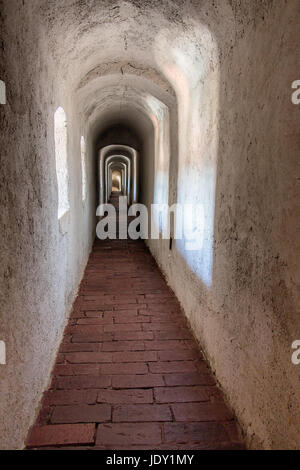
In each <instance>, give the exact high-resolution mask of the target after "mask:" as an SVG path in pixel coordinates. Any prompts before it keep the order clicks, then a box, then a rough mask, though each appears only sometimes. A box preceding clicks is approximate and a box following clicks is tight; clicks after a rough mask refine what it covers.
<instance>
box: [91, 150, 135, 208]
mask: <svg viewBox="0 0 300 470" xmlns="http://www.w3.org/2000/svg"><path fill="white" fill-rule="evenodd" d="M116 156H117V157H118V159H119V160H121V161H123V162H125V163H127V165H128V181H127V183H128V182H129V181H130V182H129V184H127V193H128V196H129V201H128V202H129V203H131V204H135V203H136V202H137V200H138V189H139V188H138V173H139V153H138V152H137V150H135V149H134V148H132V147H129V146H127V145H108V146H106V147H103V148H102V149H100V151H99V156H98V169H99V203H100V204H104V203H105V202H107V179H106V178H107V164H108V163H109V162H110V161H112V160H113V159H116ZM131 181H132V184H131Z"/></svg>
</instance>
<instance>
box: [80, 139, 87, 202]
mask: <svg viewBox="0 0 300 470" xmlns="http://www.w3.org/2000/svg"><path fill="white" fill-rule="evenodd" d="M80 149H81V188H82V200H83V201H85V199H86V147H85V140H84V137H83V136H82V137H81V141H80Z"/></svg>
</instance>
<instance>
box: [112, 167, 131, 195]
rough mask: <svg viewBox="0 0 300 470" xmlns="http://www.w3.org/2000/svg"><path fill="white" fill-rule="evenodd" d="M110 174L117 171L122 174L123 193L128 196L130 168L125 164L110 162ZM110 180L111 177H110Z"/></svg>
mask: <svg viewBox="0 0 300 470" xmlns="http://www.w3.org/2000/svg"><path fill="white" fill-rule="evenodd" d="M108 170H109V174H110V172H113V171H115V170H117V171H119V172H120V173H121V192H122V194H123V195H124V196H127V174H128V167H127V164H126V163H124V162H120V161H118V162H114V161H112V162H110V163H109V164H108ZM109 180H110V177H109Z"/></svg>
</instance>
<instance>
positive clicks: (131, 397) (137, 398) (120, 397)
mask: <svg viewBox="0 0 300 470" xmlns="http://www.w3.org/2000/svg"><path fill="white" fill-rule="evenodd" d="M97 401H98V402H99V403H111V404H123V403H134V404H136V403H153V393H152V390H143V389H131V390H107V389H103V390H99V391H98V398H97Z"/></svg>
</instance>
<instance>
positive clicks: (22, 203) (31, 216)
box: [0, 1, 94, 449]
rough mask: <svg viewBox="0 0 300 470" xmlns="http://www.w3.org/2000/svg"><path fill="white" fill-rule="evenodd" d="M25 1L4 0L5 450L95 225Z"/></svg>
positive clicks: (75, 143)
mask: <svg viewBox="0 0 300 470" xmlns="http://www.w3.org/2000/svg"><path fill="white" fill-rule="evenodd" d="M23 3H24V2H20V1H18V2H0V11H1V26H0V31H1V43H2V46H3V47H1V60H0V75H1V77H2V79H3V80H4V81H5V82H6V86H7V104H6V105H4V106H1V107H0V127H1V131H0V148H1V152H0V155H1V176H0V187H1V190H0V198H1V203H0V206H1V211H0V213H1V261H0V282H1V288H0V292H1V297H0V338H1V340H4V341H5V342H6V347H7V365H5V366H4V365H3V366H0V397H1V398H0V448H1V449H7V448H13V449H16V448H20V447H22V445H23V441H24V438H25V436H26V433H27V430H28V427H29V426H30V425H31V424H32V421H33V418H34V416H35V413H36V410H37V407H38V405H39V400H40V397H41V392H42V391H43V389H44V388H45V387H46V386H47V383H48V380H49V376H50V371H51V367H52V363H53V360H54V358H55V355H56V352H57V346H58V344H59V340H60V338H61V335H62V330H63V326H64V324H65V319H66V316H67V314H68V312H69V310H70V308H71V305H72V302H73V299H74V296H75V293H76V290H77V287H78V283H79V281H80V278H81V275H82V273H83V269H84V266H85V263H86V259H87V256H88V253H89V250H90V247H91V241H92V224H94V217H91V216H90V213H89V201H86V203H85V204H83V203H82V201H81V192H80V191H78V190H77V188H78V187H81V166H80V165H81V163H80V136H81V129H80V128H79V124H78V123H76V122H75V120H74V111H73V109H72V103H71V102H70V100H69V99H68V93H67V91H66V90H65V89H64V87H63V82H62V81H60V80H59V77H57V76H56V70H55V68H54V66H53V64H52V62H51V60H50V57H49V55H48V54H49V51H48V50H47V48H46V47H45V44H46V43H45V42H44V41H43V39H44V38H43V33H42V31H41V30H39V27H40V25H39V23H38V22H37V19H38V16H37V14H36V12H35V14H34V13H33V12H32V11H31V9H30V8H28V7H26V5H24V4H23ZM34 4H35V6H37V2H33V3H32V5H34ZM33 10H34V8H33ZM58 106H63V107H64V110H65V112H66V114H67V119H68V164H69V194H70V206H71V209H70V211H69V213H68V214H67V216H66V218H65V220H64V231H65V230H66V233H65V234H64V235H63V234H62V233H61V231H60V227H59V223H58V220H57V184H56V173H55V154H54V133H53V132H54V122H53V119H54V112H55V110H56V108H57V107H58ZM88 171H89V168H88ZM90 177H91V175H89V178H90ZM89 197H91V195H90V196H89ZM93 212H94V211H93Z"/></svg>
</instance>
